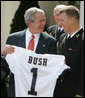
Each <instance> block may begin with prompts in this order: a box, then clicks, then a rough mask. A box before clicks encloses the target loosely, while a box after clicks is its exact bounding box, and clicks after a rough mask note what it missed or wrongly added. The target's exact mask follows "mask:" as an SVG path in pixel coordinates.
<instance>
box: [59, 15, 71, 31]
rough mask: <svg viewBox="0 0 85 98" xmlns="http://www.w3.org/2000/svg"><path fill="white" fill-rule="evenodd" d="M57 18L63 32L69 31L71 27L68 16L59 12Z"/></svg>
mask: <svg viewBox="0 0 85 98" xmlns="http://www.w3.org/2000/svg"><path fill="white" fill-rule="evenodd" d="M59 18H60V24H61V25H62V27H63V28H64V32H66V33H69V31H70V29H71V25H70V17H68V16H67V15H66V13H61V14H60V17H59Z"/></svg>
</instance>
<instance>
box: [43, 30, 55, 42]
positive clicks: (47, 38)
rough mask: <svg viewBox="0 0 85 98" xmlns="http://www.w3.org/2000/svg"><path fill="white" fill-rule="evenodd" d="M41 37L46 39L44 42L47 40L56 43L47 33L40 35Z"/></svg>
mask: <svg viewBox="0 0 85 98" xmlns="http://www.w3.org/2000/svg"><path fill="white" fill-rule="evenodd" d="M42 35H43V37H44V38H45V39H46V40H49V41H56V39H55V38H54V37H52V36H50V35H49V34H48V33H47V32H43V33H42Z"/></svg>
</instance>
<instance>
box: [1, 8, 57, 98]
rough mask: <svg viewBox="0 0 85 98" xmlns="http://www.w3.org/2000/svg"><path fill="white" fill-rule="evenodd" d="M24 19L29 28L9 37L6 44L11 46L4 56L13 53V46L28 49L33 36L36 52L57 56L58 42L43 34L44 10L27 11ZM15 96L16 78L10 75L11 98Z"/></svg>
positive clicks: (8, 46) (5, 50)
mask: <svg viewBox="0 0 85 98" xmlns="http://www.w3.org/2000/svg"><path fill="white" fill-rule="evenodd" d="M24 18H25V23H26V25H27V26H28V28H27V29H26V30H23V31H20V32H16V33H14V34H11V35H9V37H8V39H7V42H6V44H9V45H5V47H4V49H3V51H2V55H6V54H7V53H13V52H14V47H12V45H15V46H19V47H23V48H27V49H28V46H29V43H30V41H31V39H32V36H34V38H33V39H34V49H33V51H34V52H36V53H40V54H45V53H47V54H56V40H55V39H54V38H53V37H51V36H50V35H48V34H47V33H42V32H43V29H44V27H45V24H46V18H45V14H44V12H43V10H41V9H38V8H35V7H33V8H30V9H28V10H27V11H26V13H25V15H24ZM6 66H7V65H6ZM14 96H15V82H14V76H13V73H10V80H9V97H14Z"/></svg>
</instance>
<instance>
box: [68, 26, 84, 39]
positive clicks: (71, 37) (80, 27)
mask: <svg viewBox="0 0 85 98" xmlns="http://www.w3.org/2000/svg"><path fill="white" fill-rule="evenodd" d="M81 28H82V27H80V29H81ZM80 29H79V30H77V31H76V32H74V33H73V34H72V35H70V34H68V37H69V36H70V37H71V38H72V37H73V36H74V35H76V33H77V32H78V31H80Z"/></svg>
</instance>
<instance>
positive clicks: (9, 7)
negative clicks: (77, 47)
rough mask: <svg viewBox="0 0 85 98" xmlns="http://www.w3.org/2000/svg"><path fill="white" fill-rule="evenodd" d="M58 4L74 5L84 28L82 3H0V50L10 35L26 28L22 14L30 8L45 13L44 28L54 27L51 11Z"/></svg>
mask: <svg viewBox="0 0 85 98" xmlns="http://www.w3.org/2000/svg"><path fill="white" fill-rule="evenodd" d="M58 4H65V5H75V6H77V7H78V8H79V10H80V24H81V25H82V26H83V28H84V1H1V50H2V49H3V47H4V45H5V42H6V40H7V37H8V35H9V34H10V33H13V32H16V31H20V30H23V29H25V28H26V26H25V23H24V13H25V11H26V10H27V9H28V8H30V7H34V6H35V7H38V8H41V9H43V10H44V11H45V15H46V28H47V27H49V26H51V25H55V24H56V23H55V21H54V18H53V9H54V7H55V6H56V5H58Z"/></svg>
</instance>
